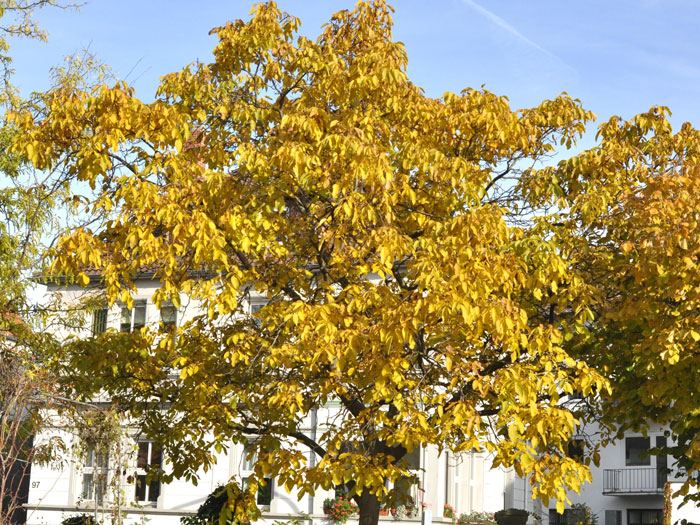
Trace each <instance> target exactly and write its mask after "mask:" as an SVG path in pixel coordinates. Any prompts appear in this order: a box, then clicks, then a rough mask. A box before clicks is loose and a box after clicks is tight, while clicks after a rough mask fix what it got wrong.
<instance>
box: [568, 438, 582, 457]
mask: <svg viewBox="0 0 700 525" xmlns="http://www.w3.org/2000/svg"><path fill="white" fill-rule="evenodd" d="M566 455H567V456H568V457H570V458H571V459H575V460H577V461H583V458H584V441H583V439H571V440H569V444H568V445H567V451H566Z"/></svg>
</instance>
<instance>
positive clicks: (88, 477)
mask: <svg viewBox="0 0 700 525" xmlns="http://www.w3.org/2000/svg"><path fill="white" fill-rule="evenodd" d="M108 469H109V456H107V455H106V454H103V453H98V452H96V451H95V447H94V446H92V445H91V446H89V447H88V450H87V454H86V455H85V463H84V465H83V479H82V490H81V498H82V499H83V500H84V501H94V502H95V503H96V504H97V505H101V504H102V502H103V501H104V495H105V493H106V492H107V472H108Z"/></svg>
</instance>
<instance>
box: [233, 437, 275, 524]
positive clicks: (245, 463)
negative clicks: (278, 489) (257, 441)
mask: <svg viewBox="0 0 700 525" xmlns="http://www.w3.org/2000/svg"><path fill="white" fill-rule="evenodd" d="M251 446H252V445H248V446H245V447H243V453H242V456H241V469H240V472H241V482H242V483H241V484H242V486H246V485H247V484H248V478H249V477H250V476H251V475H252V474H253V468H254V467H255V463H256V461H257V455H258V454H257V451H256V452H255V454H254V455H253V457H251V458H250V459H248V451H249V449H250V448H251ZM263 479H264V480H265V483H266V485H265V487H263V486H261V485H258V492H257V494H256V495H255V498H256V499H255V501H256V503H257V505H258V507H259V508H260V509H262V510H268V511H269V510H270V507H271V505H272V500H273V499H274V498H275V482H274V479H273V478H263ZM268 487H269V491H270V501H269V503H260V496H261V495H262V493H261V490H268Z"/></svg>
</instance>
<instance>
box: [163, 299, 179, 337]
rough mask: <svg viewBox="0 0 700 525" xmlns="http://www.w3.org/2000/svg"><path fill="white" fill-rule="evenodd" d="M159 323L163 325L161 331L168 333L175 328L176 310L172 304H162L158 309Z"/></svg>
mask: <svg viewBox="0 0 700 525" xmlns="http://www.w3.org/2000/svg"><path fill="white" fill-rule="evenodd" d="M160 322H161V323H163V330H165V331H166V332H170V331H171V330H174V329H175V327H176V326H177V308H175V307H174V306H173V305H172V304H164V305H163V306H161V308H160Z"/></svg>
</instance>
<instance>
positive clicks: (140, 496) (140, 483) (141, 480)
mask: <svg viewBox="0 0 700 525" xmlns="http://www.w3.org/2000/svg"><path fill="white" fill-rule="evenodd" d="M134 499H135V500H136V501H146V476H145V474H144V475H139V476H136V491H135V493H134Z"/></svg>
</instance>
